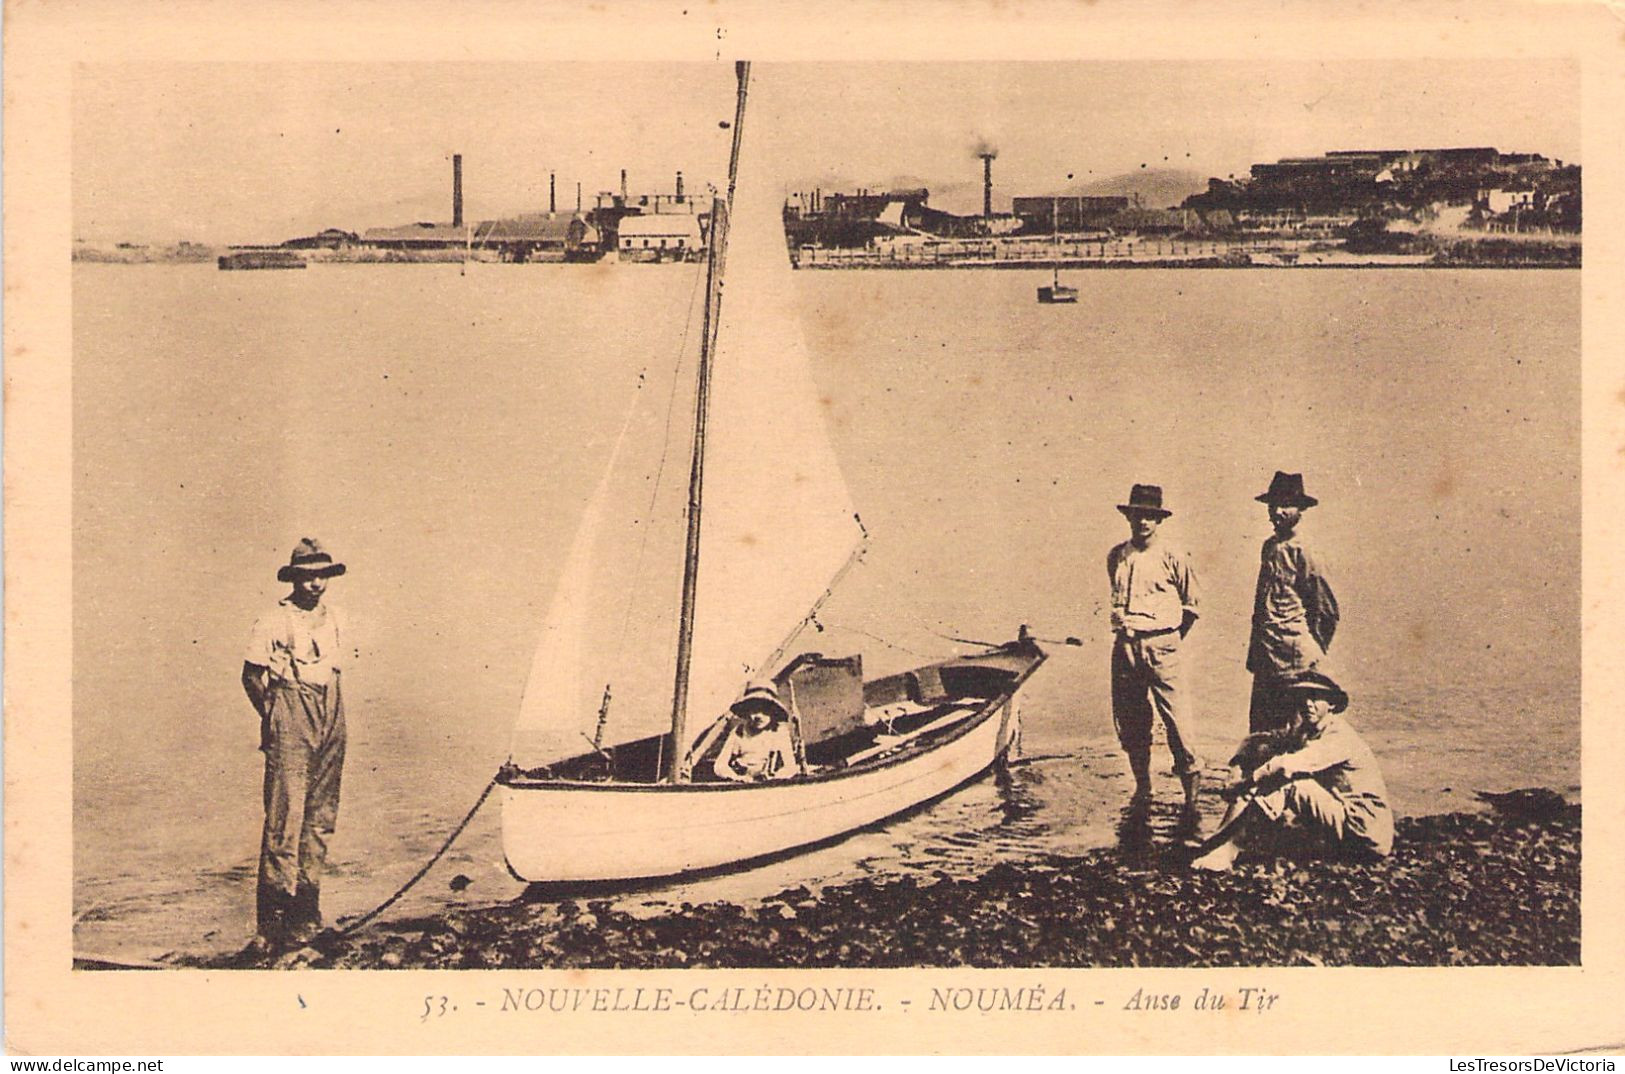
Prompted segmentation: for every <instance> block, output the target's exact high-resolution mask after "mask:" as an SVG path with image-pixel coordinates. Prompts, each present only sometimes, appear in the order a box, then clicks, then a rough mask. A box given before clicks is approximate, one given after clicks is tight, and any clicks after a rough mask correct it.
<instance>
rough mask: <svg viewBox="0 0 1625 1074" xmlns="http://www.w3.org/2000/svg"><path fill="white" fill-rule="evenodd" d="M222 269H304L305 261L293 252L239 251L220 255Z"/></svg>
mask: <svg viewBox="0 0 1625 1074" xmlns="http://www.w3.org/2000/svg"><path fill="white" fill-rule="evenodd" d="M219 264H220V268H221V269H222V270H225V271H231V270H235V269H302V268H304V267H305V259H304V258H302V257H300V256H299V255H298V254H296V253H294V252H293V251H291V250H238V251H236V252H235V253H229V254H221V255H220V261H219Z"/></svg>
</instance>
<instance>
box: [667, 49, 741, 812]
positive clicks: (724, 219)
mask: <svg viewBox="0 0 1625 1074" xmlns="http://www.w3.org/2000/svg"><path fill="white" fill-rule="evenodd" d="M734 74H735V76H736V77H737V78H738V80H739V97H738V100H737V101H736V103H735V105H734V125H733V148H732V150H731V151H730V153H729V155H728V197H727V201H726V202H724V200H723V199H722V198H713V199H712V200H711V242H710V250H709V256H708V257H707V259H706V270H705V285H706V286H705V322H704V327H703V330H702V333H701V336H700V369H699V378H698V381H699V383H698V386H697V387H696V389H695V392H694V448H693V458H692V460H691V462H690V464H689V471H688V542H687V544H686V546H685V548H684V551H683V603H682V608H681V610H680V612H679V613H678V620H677V675H676V681H675V682H674V684H673V686H672V698H671V753H670V754H669V755H668V756H667V758H666V782H668V783H684V782H687V780H688V767H687V765H686V763H685V762H686V760H687V757H686V753H687V749H686V747H687V744H688V672H689V664H690V662H691V660H692V659H693V655H694V653H693V646H694V599H695V592H696V588H697V586H696V583H697V581H698V578H699V573H700V492H701V489H702V487H703V485H704V481H705V419H706V412H707V410H708V409H709V407H710V403H711V359H712V357H713V356H714V354H715V353H716V341H717V327H718V325H719V322H720V320H721V313H722V269H723V265H724V262H725V261H726V260H727V253H728V217H729V214H730V211H731V210H732V208H733V200H734V185H735V183H737V182H738V179H739V143H740V138H741V136H742V134H743V132H744V129H745V91H746V88H747V87H748V86H749V84H750V64H749V63H747V62H745V61H743V60H741V61H739V62H737V63H735V64H734Z"/></svg>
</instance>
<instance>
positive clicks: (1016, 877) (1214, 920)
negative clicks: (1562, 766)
mask: <svg viewBox="0 0 1625 1074" xmlns="http://www.w3.org/2000/svg"><path fill="white" fill-rule="evenodd" d="M1174 814H1175V809H1174V807H1173V806H1172V805H1171V804H1159V805H1158V806H1157V807H1156V808H1155V809H1154V811H1153V813H1152V816H1151V820H1150V826H1149V828H1147V829H1143V830H1138V832H1139V837H1138V838H1135V837H1133V835H1132V833H1130V832H1126V831H1125V832H1124V833H1122V834H1123V839H1122V840H1121V841H1120V842H1119V844H1118V845H1117V846H1114V847H1111V848H1107V849H1102V850H1093V851H1088V852H1086V853H1083V854H1081V855H1078V856H1069V857H1060V856H1047V857H1040V858H1035V859H1033V860H1031V861H1026V862H1020V863H1012V862H1001V863H999V864H996V865H993V866H991V867H990V868H988V869H987V870H985V871H984V872H982V873H981V874H980V875H978V876H976V877H975V878H972V879H955V878H953V877H950V876H949V875H948V874H947V873H945V872H940V871H939V872H937V873H935V874H933V875H932V876H930V877H926V878H923V879H920V878H916V877H913V876H904V877H902V878H900V879H888V880H872V879H867V878H866V879H861V880H856V881H849V882H845V883H841V884H837V885H831V886H829V887H825V888H823V889H822V890H820V891H819V892H817V893H814V892H812V891H810V890H809V889H807V888H806V887H797V888H792V889H789V890H786V891H781V892H779V893H778V894H776V895H772V896H769V897H767V898H765V899H763V900H761V903H760V905H759V906H752V907H742V906H738V905H735V904H733V903H729V902H708V903H703V904H700V905H692V904H689V903H683V904H682V905H681V906H680V907H677V908H675V909H673V910H670V911H666V912H660V913H656V914H653V915H648V916H643V915H634V914H629V913H626V912H624V911H621V910H616V909H613V908H612V904H611V902H610V900H608V899H586V900H581V899H562V900H558V901H554V900H552V899H549V898H546V897H545V896H539V895H538V896H530V895H527V896H524V897H521V898H520V899H518V900H516V901H514V902H511V903H505V904H501V905H497V906H487V907H479V908H471V909H457V910H449V911H445V912H442V913H438V914H433V915H429V916H423V917H416V918H408V919H399V920H393V921H385V922H382V923H380V924H375V925H373V926H371V927H370V928H369V929H367V930H365V931H364V932H361V933H358V934H357V935H355V936H353V937H349V938H342V937H339V936H337V935H335V934H332V933H328V934H326V935H324V936H322V937H319V938H318V939H317V940H316V941H314V942H313V943H312V944H311V945H310V946H308V947H305V948H302V949H299V950H296V951H291V952H285V953H280V954H277V955H269V956H268V955H257V954H255V953H252V952H249V951H247V950H244V951H240V952H235V953H231V954H225V955H214V956H183V957H180V958H176V959H175V960H173V961H171V962H169V963H168V965H169V966H172V967H176V968H180V967H186V968H203V969H266V968H280V969H304V968H310V969H484V968H502V969H543V968H546V969H561V968H572V969H574V968H601V969H656V968H679V967H706V968H719V969H720V968H837V967H845V968H855V967H856V968H893V967H904V966H931V967H946V966H976V967H999V966H1006V967H1080V968H1081V967H1101V968H1104V967H1124V966H1158V967H1194V966H1207V967H1226V966H1399V965H1409V966H1456V965H1496V966H1507V965H1578V964H1579V961H1580V831H1581V828H1580V814H1581V807H1580V806H1579V805H1566V806H1563V807H1561V808H1560V809H1558V810H1556V811H1549V812H1548V813H1547V814H1545V815H1541V816H1518V815H1514V814H1510V813H1500V812H1496V813H1447V814H1438V815H1433V816H1426V817H1405V818H1401V819H1400V820H1399V822H1398V838H1397V840H1396V843H1395V848H1394V853H1393V855H1392V857H1390V858H1388V859H1386V860H1384V861H1381V862H1377V863H1372V864H1354V863H1345V862H1335V861H1300V860H1295V859H1284V858H1276V859H1252V858H1243V860H1242V862H1241V863H1239V864H1238V865H1237V866H1236V868H1235V869H1234V870H1233V871H1232V872H1230V873H1226V874H1208V873H1200V872H1194V871H1192V870H1190V869H1189V868H1188V867H1187V866H1186V864H1185V862H1186V859H1187V855H1188V852H1186V851H1184V850H1183V849H1182V847H1181V846H1180V844H1179V843H1178V842H1177V841H1174V840H1172V839H1171V838H1170V836H1171V834H1172V833H1173V830H1174ZM340 924H341V925H342V924H343V923H342V922H340ZM78 968H84V969H90V968H95V967H94V966H93V965H91V964H89V960H82V961H81V962H80V963H79V964H78Z"/></svg>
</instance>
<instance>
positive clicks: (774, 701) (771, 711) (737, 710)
mask: <svg viewBox="0 0 1625 1074" xmlns="http://www.w3.org/2000/svg"><path fill="white" fill-rule="evenodd" d="M728 711H730V712H732V713H733V714H734V715H735V716H751V715H754V714H755V713H758V712H761V713H765V714H767V715H768V716H771V717H772V718H773V719H775V720H782V719H786V718H788V717H789V715H790V712H789V710H788V709H786V708H785V707H784V702H783V701H780V700H779V690H778V687H776V686H774V685H773V684H772V683H771V682H754V683H751V684H750V685H749V686H747V687H745V692H744V693H743V694H741V695H740V697H739V700H738V701H735V702H734V703H733V705H731V706H730V707H729V710H728Z"/></svg>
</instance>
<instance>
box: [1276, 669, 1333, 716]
mask: <svg viewBox="0 0 1625 1074" xmlns="http://www.w3.org/2000/svg"><path fill="white" fill-rule="evenodd" d="M1280 688H1281V689H1282V690H1286V691H1290V692H1291V693H1295V694H1299V693H1302V694H1319V695H1321V696H1323V697H1325V698H1326V699H1327V700H1328V701H1330V702H1331V707H1332V711H1333V712H1342V711H1343V710H1344V709H1346V708H1348V707H1349V695H1348V691H1346V690H1344V689H1343V688H1342V687H1341V686H1339V685H1337V683H1336V681H1334V680H1333V679H1332V677H1331V676H1330V675H1327V674H1326V673H1324V672H1320V671H1303V672H1299V673H1298V674H1297V675H1295V676H1294V677H1293V678H1291V679H1289V680H1287V681H1286V682H1283V683H1281V685H1280Z"/></svg>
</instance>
